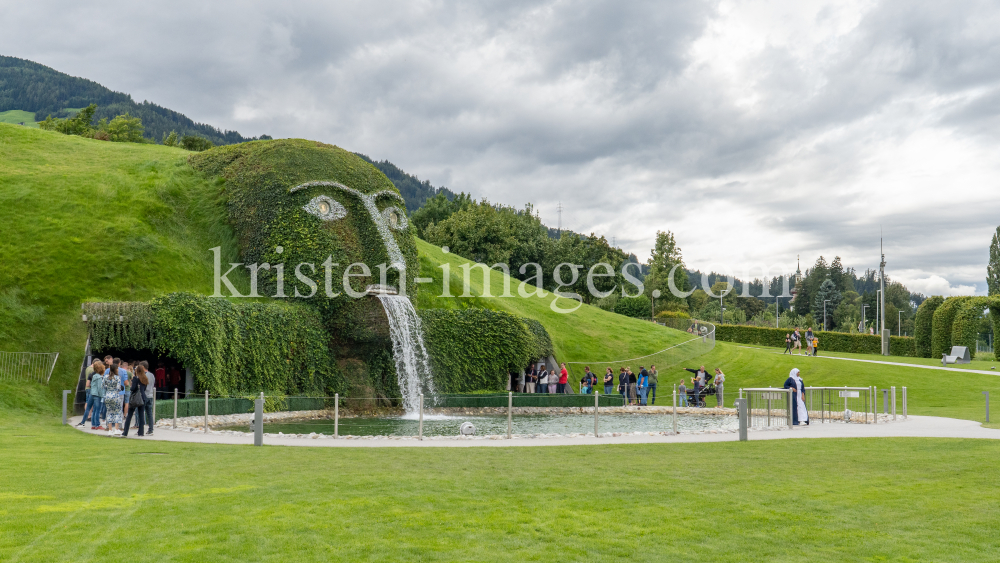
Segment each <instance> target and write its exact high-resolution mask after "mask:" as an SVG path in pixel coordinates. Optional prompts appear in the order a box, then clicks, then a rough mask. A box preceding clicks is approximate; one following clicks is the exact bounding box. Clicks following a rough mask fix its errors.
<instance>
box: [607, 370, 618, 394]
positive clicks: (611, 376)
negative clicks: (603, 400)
mask: <svg viewBox="0 0 1000 563" xmlns="http://www.w3.org/2000/svg"><path fill="white" fill-rule="evenodd" d="M614 387H615V372H614V371H612V370H611V368H608V369H607V371H605V372H604V394H605V395H610V394H611V390H612V389H614Z"/></svg>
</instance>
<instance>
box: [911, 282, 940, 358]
mask: <svg viewBox="0 0 1000 563" xmlns="http://www.w3.org/2000/svg"><path fill="white" fill-rule="evenodd" d="M942 303H944V297H941V296H940V295H935V296H933V297H928V298H927V299H924V302H923V303H921V304H920V306H919V307H917V315H916V318H915V319H914V329H913V331H914V334H913V337H914V346H915V347H916V350H917V357H918V358H930V357H932V356H931V352H932V351H933V348H932V345H931V338H932V335H933V334H934V311H937V308H938V307H940V306H941V304H942Z"/></svg>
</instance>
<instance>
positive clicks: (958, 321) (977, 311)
mask: <svg viewBox="0 0 1000 563" xmlns="http://www.w3.org/2000/svg"><path fill="white" fill-rule="evenodd" d="M989 303H990V298H989V297H972V298H971V299H968V300H967V301H965V302H964V304H963V305H962V306H961V307H959V309H958V312H957V313H955V319H954V320H953V321H952V328H951V345H952V346H965V347H967V348H968V349H969V356H970V357H971V358H973V359H975V357H976V341H978V340H979V324H980V320H981V319H982V317H983V310H984V309H986V307H987V306H989Z"/></svg>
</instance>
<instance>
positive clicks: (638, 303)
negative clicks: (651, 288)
mask: <svg viewBox="0 0 1000 563" xmlns="http://www.w3.org/2000/svg"><path fill="white" fill-rule="evenodd" d="M651 306H652V304H651V303H650V301H649V297H646V296H645V295H639V296H638V297H622V298H621V299H619V300H618V303H616V304H615V312H616V313H618V314H619V315H625V316H626V317H634V318H636V319H648V318H649V317H650V315H652V313H653V312H652V310H651Z"/></svg>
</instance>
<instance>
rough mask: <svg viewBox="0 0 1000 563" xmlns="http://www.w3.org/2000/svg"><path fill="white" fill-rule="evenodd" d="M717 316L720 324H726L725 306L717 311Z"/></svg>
mask: <svg viewBox="0 0 1000 563" xmlns="http://www.w3.org/2000/svg"><path fill="white" fill-rule="evenodd" d="M719 317H721V318H720V319H719V324H720V325H721V324H726V308H725V307H723V308H722V312H721V313H719Z"/></svg>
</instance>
